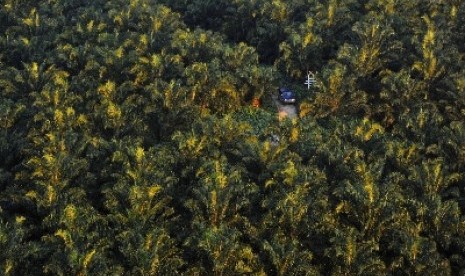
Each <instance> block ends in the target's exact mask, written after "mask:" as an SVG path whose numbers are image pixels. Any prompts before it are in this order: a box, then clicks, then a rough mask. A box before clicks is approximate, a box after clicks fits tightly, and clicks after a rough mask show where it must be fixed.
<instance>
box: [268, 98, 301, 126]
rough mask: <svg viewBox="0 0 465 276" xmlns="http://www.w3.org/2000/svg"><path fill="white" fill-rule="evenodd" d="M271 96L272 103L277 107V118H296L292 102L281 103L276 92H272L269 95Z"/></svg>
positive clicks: (295, 109)
mask: <svg viewBox="0 0 465 276" xmlns="http://www.w3.org/2000/svg"><path fill="white" fill-rule="evenodd" d="M271 98H272V99H273V102H274V104H275V105H276V107H277V108H278V119H279V120H280V121H282V120H284V118H289V119H291V120H292V119H294V118H297V117H298V115H297V107H296V106H295V105H294V104H282V103H281V102H280V101H279V100H278V95H277V94H276V93H273V94H272V95H271Z"/></svg>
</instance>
